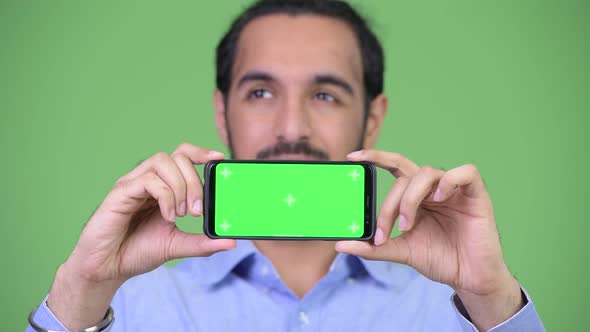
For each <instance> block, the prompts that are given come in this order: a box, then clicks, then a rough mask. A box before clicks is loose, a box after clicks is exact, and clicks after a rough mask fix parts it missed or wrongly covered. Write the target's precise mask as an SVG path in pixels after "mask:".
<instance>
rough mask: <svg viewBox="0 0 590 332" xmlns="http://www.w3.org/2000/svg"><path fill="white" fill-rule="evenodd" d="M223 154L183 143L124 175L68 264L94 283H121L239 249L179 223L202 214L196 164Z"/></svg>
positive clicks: (230, 243) (103, 204) (200, 189)
mask: <svg viewBox="0 0 590 332" xmlns="http://www.w3.org/2000/svg"><path fill="white" fill-rule="evenodd" d="M223 157H224V156H223V153H221V152H216V151H213V150H207V149H203V148H200V147H197V146H194V145H192V144H188V143H184V144H181V145H180V146H179V147H178V148H177V149H176V150H175V151H174V153H172V154H171V155H168V154H166V153H164V152H160V153H157V154H155V155H153V156H152V157H150V158H149V159H147V160H145V161H144V162H142V163H141V164H140V165H139V166H137V167H136V168H135V169H133V170H132V171H131V172H130V173H128V174H127V175H125V176H123V177H122V178H120V179H119V180H118V181H117V182H116V184H115V186H114V188H113V189H112V191H111V192H110V193H109V194H108V195H107V197H106V198H105V200H104V201H103V203H102V204H101V205H100V207H98V209H97V210H96V212H95V213H94V214H93V215H92V217H91V218H90V220H89V221H88V223H87V225H86V227H85V228H84V230H83V232H82V234H81V236H80V240H79V241H78V244H77V245H76V247H75V249H74V251H73V252H72V254H71V255H70V257H69V258H68V260H67V261H66V263H65V265H69V267H70V268H69V269H68V270H69V271H76V273H77V274H78V276H77V277H78V278H82V279H84V280H86V281H89V282H92V283H102V282H115V283H121V284H122V282H124V281H125V280H127V279H129V278H131V277H133V276H136V275H139V274H142V273H146V272H149V271H151V270H153V269H155V268H157V267H158V266H160V265H162V264H164V263H165V262H167V261H169V260H172V259H176V258H184V257H194V256H209V255H211V254H213V253H215V252H218V251H221V250H227V249H231V248H233V247H235V244H236V243H235V241H234V240H212V239H209V238H208V237H206V236H205V235H203V234H190V233H185V232H183V231H181V230H180V229H178V228H177V227H176V224H175V219H176V217H177V216H179V217H180V216H185V215H186V213H187V212H189V213H190V214H191V215H193V216H199V215H201V213H202V209H203V205H202V201H203V185H202V183H201V180H200V178H199V175H198V174H197V171H196V170H195V167H194V165H195V164H204V163H206V162H208V161H210V160H215V159H223Z"/></svg>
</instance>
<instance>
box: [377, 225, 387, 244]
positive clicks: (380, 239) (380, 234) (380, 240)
mask: <svg viewBox="0 0 590 332" xmlns="http://www.w3.org/2000/svg"><path fill="white" fill-rule="evenodd" d="M384 238H385V235H384V234H383V231H382V230H381V228H377V232H376V233H375V245H380V244H382V243H383V242H384V241H383V240H384Z"/></svg>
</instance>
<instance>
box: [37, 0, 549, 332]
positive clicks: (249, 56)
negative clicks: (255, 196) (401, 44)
mask: <svg viewBox="0 0 590 332" xmlns="http://www.w3.org/2000/svg"><path fill="white" fill-rule="evenodd" d="M382 90H383V54H382V50H381V46H380V44H379V42H378V41H377V39H376V38H375V36H374V35H373V34H372V32H371V31H370V30H369V29H368V28H367V26H366V24H365V22H364V21H363V19H362V18H361V17H360V16H358V14H357V13H356V12H355V11H354V10H353V9H352V8H351V7H349V6H348V5H347V4H346V3H343V2H339V1H319V0H318V1H315V0H308V1H303V0H299V1H296V0H283V1H278V0H274V1H272V0H268V1H260V2H258V3H255V4H254V5H253V6H252V7H250V8H249V9H247V10H246V11H245V12H244V13H242V15H240V16H239V17H238V18H237V19H236V20H235V21H234V23H233V24H232V26H231V27H230V30H229V31H228V32H227V34H226V35H225V36H224V38H223V39H222V40H221V42H220V44H219V46H218V49H217V90H216V92H215V96H214V106H215V110H216V117H215V122H216V125H217V129H218V132H219V135H220V137H221V139H222V140H223V142H224V143H225V144H226V145H227V146H228V148H229V150H230V151H231V153H232V157H233V158H236V159H253V158H272V159H331V160H354V161H360V160H365V161H370V162H373V163H375V164H376V165H377V166H379V167H381V168H384V169H387V170H389V171H390V172H391V174H392V175H393V176H395V177H396V178H397V180H396V181H395V184H394V185H393V187H392V188H391V190H390V192H389V194H388V195H387V197H386V198H385V200H384V201H383V204H382V209H381V211H380V213H379V216H378V222H377V226H378V229H377V232H376V235H375V239H374V241H372V242H356V241H341V242H338V243H334V242H328V241H313V242H297V241H252V242H249V241H238V242H237V243H236V241H233V240H225V239H224V240H212V239H208V238H207V237H205V236H204V235H201V234H187V233H184V232H182V231H180V230H179V229H178V228H176V226H175V224H174V221H175V218H176V217H177V216H184V215H186V214H187V213H190V214H191V215H193V216H199V215H201V213H202V198H203V192H202V184H201V181H200V179H199V176H198V174H197V173H196V171H195V168H194V164H203V163H206V162H207V161H210V160H214V159H222V158H224V156H223V154H222V153H220V152H215V151H211V150H207V149H204V148H200V147H197V146H194V145H192V144H187V143H185V144H181V145H180V146H179V147H178V148H177V149H176V150H175V151H174V152H173V153H172V154H170V155H168V154H166V153H162V152H160V153H157V154H155V155H154V156H152V157H151V158H149V159H147V160H146V161H144V162H143V163H141V164H140V165H139V166H138V167H136V168H135V169H134V170H132V171H131V172H130V173H128V174H126V175H125V176H123V177H122V178H120V179H119V180H118V181H117V183H116V184H115V186H114V188H113V190H112V191H111V192H110V193H109V194H108V195H107V197H106V198H105V200H104V201H103V203H102V205H101V206H100V207H99V208H98V209H97V211H96V212H95V213H94V215H93V216H92V217H91V219H90V220H89V222H88V224H87V225H86V227H85V229H84V231H83V232H82V234H81V236H80V240H79V242H78V244H77V245H76V247H75V249H74V250H73V252H72V253H71V255H70V257H69V258H68V259H67V261H66V262H65V263H64V264H62V265H61V266H60V267H59V269H58V272H57V274H56V276H55V281H54V283H53V286H52V287H51V290H50V292H49V294H48V296H47V298H46V299H45V300H44V301H43V302H42V304H41V306H40V307H39V308H38V309H37V310H36V311H35V312H34V313H33V315H32V317H31V321H32V322H33V324H35V325H36V326H42V327H44V328H46V329H54V330H64V329H66V328H67V329H68V330H80V329H84V328H88V327H91V326H97V327H96V328H95V330H105V329H111V331H137V330H141V331H151V330H154V331H180V330H182V331H283V330H310V331H339V330H341V331H350V330H360V329H364V330H369V331H395V330H399V331H457V330H464V331H476V330H479V331H486V330H490V329H492V330H493V331H542V330H544V328H543V326H542V323H541V321H540V319H539V317H538V315H537V313H536V311H535V308H534V306H533V304H532V302H531V300H530V298H529V297H528V296H527V294H526V293H525V292H524V291H523V290H522V289H521V287H520V285H519V283H518V282H517V281H516V280H515V279H514V277H513V276H512V275H511V273H510V272H509V271H508V269H507V267H506V265H505V263H504V260H503V258H502V251H501V248H500V242H499V238H498V233H497V230H496V225H495V219H494V214H493V208H492V203H491V201H490V198H489V196H488V193H487V191H486V188H485V185H484V183H483V181H482V179H481V176H480V174H479V173H478V171H477V169H476V168H475V167H474V166H473V165H463V166H460V167H458V168H455V169H452V170H449V171H447V172H444V171H442V170H438V169H434V168H430V167H419V166H417V165H416V164H415V163H413V162H412V161H411V160H408V159H407V158H405V157H404V156H402V155H401V154H398V153H393V152H383V151H376V150H371V148H372V147H373V145H374V144H375V141H376V139H377V136H378V133H379V130H380V127H381V124H382V123H383V119H384V117H385V113H386V110H387V98H386V97H385V96H384V95H383V94H382ZM353 151H354V152H353ZM243 190H244V195H247V194H248V188H243ZM398 217H399V224H398V227H399V229H400V230H401V231H402V232H403V233H402V235H401V236H399V237H395V238H391V239H390V238H389V237H390V234H391V230H392V228H393V226H394V221H395V220H396V219H398ZM205 256H209V257H205ZM187 257H188V258H187ZM359 257H363V258H359ZM175 258H187V259H186V260H184V261H183V262H182V263H180V264H178V265H176V266H175V267H173V268H166V267H162V266H161V265H162V264H163V263H164V262H166V261H169V260H171V259H175ZM110 307H112V310H111V309H110ZM113 311H114V313H115V316H116V321H112V312H113ZM105 312H106V313H107V315H106V316H105ZM37 329H38V330H41V329H40V328H37ZM29 330H32V328H31V327H29Z"/></svg>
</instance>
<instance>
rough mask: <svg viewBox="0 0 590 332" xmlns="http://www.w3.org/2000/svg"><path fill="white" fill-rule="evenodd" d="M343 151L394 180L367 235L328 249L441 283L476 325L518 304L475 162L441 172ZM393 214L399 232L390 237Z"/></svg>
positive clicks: (395, 157)
mask: <svg viewBox="0 0 590 332" xmlns="http://www.w3.org/2000/svg"><path fill="white" fill-rule="evenodd" d="M348 159H349V160H352V161H370V162H373V163H374V164H375V165H377V166H378V167H381V168H384V169H386V170H389V171H390V172H391V173H392V174H393V175H394V176H395V177H397V180H396V181H395V184H394V185H393V187H392V189H391V191H390V192H389V194H388V195H387V197H386V198H385V200H384V202H383V205H382V207H381V211H380V212H379V216H378V218H377V231H376V235H375V239H374V243H369V242H361V241H341V242H338V243H337V244H336V250H338V251H340V252H345V253H349V254H353V255H357V256H361V257H364V258H367V259H376V260H385V261H392V262H398V263H402V264H407V265H409V266H411V267H413V268H414V269H416V270H417V271H418V272H420V273H421V274H423V275H424V276H426V277H427V278H429V279H431V280H434V281H437V282H441V283H444V284H447V285H449V286H450V287H452V288H453V289H454V290H455V291H456V292H457V294H458V295H459V297H460V298H461V300H462V301H463V303H464V304H465V307H466V309H467V310H468V312H469V314H470V316H471V317H472V319H473V320H474V322H477V320H478V319H477V318H480V319H479V321H480V322H479V323H480V326H478V327H481V326H483V327H484V328H486V329H487V328H491V327H493V326H495V325H491V326H490V324H497V323H499V322H501V321H503V320H505V319H506V318H508V317H510V316H511V315H513V314H514V313H515V312H517V311H518V310H519V309H520V307H521V306H522V298H521V296H520V286H519V285H518V282H517V281H516V280H515V279H514V278H513V277H512V275H511V274H510V272H509V271H508V268H507V267H506V265H505V263H504V259H503V257H502V249H501V246H500V240H499V236H498V232H497V229H496V222H495V218H494V211H493V207H492V202H491V199H490V197H489V195H488V193H487V191H486V188H485V185H484V182H483V180H482V178H481V176H480V174H479V172H478V170H477V169H476V167H475V166H473V165H464V166H461V167H458V168H455V169H452V170H450V171H447V172H444V171H442V170H439V169H435V168H431V167H428V166H426V167H418V166H417V165H416V164H415V163H414V162H412V161H411V160H409V159H407V158H405V157H404V156H402V155H400V154H398V153H390V152H382V151H376V150H362V151H357V152H354V153H351V154H349V155H348ZM398 216H399V225H398V228H399V229H400V231H402V232H403V233H402V234H401V235H400V236H398V237H394V238H391V239H390V238H389V237H390V235H391V230H392V228H393V226H394V223H395V220H396V219H397V218H398ZM507 305H509V307H508V308H506V306H507ZM495 309H496V310H495ZM496 311H502V312H500V313H497V312H496ZM504 311H509V312H510V313H505V312H504ZM491 315H495V316H506V315H509V316H508V317H502V318H499V317H490V316H491ZM498 319H503V320H500V321H499V322H496V321H497V320H498ZM476 326H477V324H476Z"/></svg>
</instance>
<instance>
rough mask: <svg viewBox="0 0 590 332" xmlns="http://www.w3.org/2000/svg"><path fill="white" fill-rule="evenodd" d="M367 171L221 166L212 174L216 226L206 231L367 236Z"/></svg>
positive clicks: (298, 166) (330, 166)
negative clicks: (213, 177)
mask: <svg viewBox="0 0 590 332" xmlns="http://www.w3.org/2000/svg"><path fill="white" fill-rule="evenodd" d="M365 167H368V166H366V165H365V166H364V165H362V164H350V163H340V164H331V163H326V164H323V163H322V164H313V163H299V164H298V163H256V162H251V163H240V162H236V163H232V162H219V163H218V164H217V165H216V166H215V167H214V169H213V170H212V172H214V174H215V179H214V183H215V184H214V194H213V202H211V203H212V205H213V207H214V216H213V221H214V226H212V225H211V223H209V228H210V229H211V228H214V230H215V235H216V236H222V237H223V236H230V237H232V236H235V237H320V238H335V237H336V238H361V237H363V235H365V236H367V235H366V233H365V232H366V230H365V220H366V218H367V216H370V215H371V213H370V208H371V206H372V205H373V204H369V203H372V202H369V201H368V200H367V201H366V200H365V199H366V196H367V193H366V190H367V186H366V183H365V182H366V178H365V172H371V170H366V169H365ZM369 182H371V186H369V187H368V188H369V189H370V190H372V182H373V181H369ZM369 194H370V193H369ZM370 196H371V197H370V198H371V201H372V195H370ZM211 203H209V204H211ZM365 209H368V210H365ZM208 219H209V218H208ZM369 225H370V223H369ZM368 228H369V227H367V229H368Z"/></svg>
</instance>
